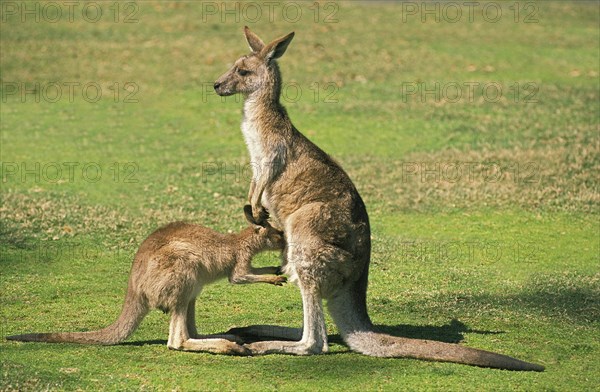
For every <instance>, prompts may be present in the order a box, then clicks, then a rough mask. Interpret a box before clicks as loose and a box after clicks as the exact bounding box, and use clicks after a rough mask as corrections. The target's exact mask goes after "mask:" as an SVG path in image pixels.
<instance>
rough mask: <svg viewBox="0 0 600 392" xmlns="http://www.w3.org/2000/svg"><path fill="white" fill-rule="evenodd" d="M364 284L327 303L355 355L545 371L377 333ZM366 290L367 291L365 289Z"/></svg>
mask: <svg viewBox="0 0 600 392" xmlns="http://www.w3.org/2000/svg"><path fill="white" fill-rule="evenodd" d="M361 280H365V282H361V281H359V282H355V283H354V285H349V286H347V287H346V288H345V289H344V290H343V291H342V292H341V293H339V294H338V295H336V296H334V297H333V298H330V299H329V300H328V308H329V311H330V313H331V316H332V317H333V319H334V321H335V323H336V324H337V326H338V329H339V331H340V333H341V335H342V338H343V339H344V341H345V342H346V344H347V345H348V346H349V347H350V348H351V349H352V350H353V351H356V352H359V353H361V354H365V355H369V356H374V357H387V358H414V359H421V360H427V361H437V362H453V363H460V364H465V365H472V366H480V367H488V368H496V369H505V370H523V371H536V372H542V371H544V367H543V366H541V365H537V364H533V363H529V362H524V361H521V360H519V359H516V358H512V357H509V356H506V355H502V354H497V353H493V352H489V351H484V350H479V349H474V348H470V347H465V346H460V345H458V344H452V343H443V342H438V341H432V340H422V339H409V338H402V337H397V336H391V335H387V334H384V333H378V332H376V331H374V329H373V324H372V323H371V321H370V319H369V316H368V315H367V308H366V290H361V287H360V286H366V279H361ZM365 288H366V287H365Z"/></svg>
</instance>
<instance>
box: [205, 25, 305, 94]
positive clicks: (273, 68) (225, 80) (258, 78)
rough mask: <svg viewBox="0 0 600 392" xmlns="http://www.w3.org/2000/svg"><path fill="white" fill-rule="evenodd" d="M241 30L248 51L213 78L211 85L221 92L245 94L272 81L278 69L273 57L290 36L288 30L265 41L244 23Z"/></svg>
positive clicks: (282, 50) (288, 40) (218, 92)
mask: <svg viewBox="0 0 600 392" xmlns="http://www.w3.org/2000/svg"><path fill="white" fill-rule="evenodd" d="M244 34H245V35H246V41H248V45H249V46H250V50H251V51H252V52H251V53H250V54H249V55H246V56H242V57H240V58H239V59H238V60H237V61H236V62H235V63H234V64H233V66H232V67H231V69H229V71H227V72H226V73H224V74H223V75H221V77H219V79H217V81H216V82H215V84H214V88H215V91H216V92H217V94H219V95H221V96H228V95H233V94H237V93H242V94H245V95H249V94H252V93H253V92H255V91H258V90H261V89H262V88H268V86H269V85H270V84H271V85H272V84H273V83H274V82H275V83H278V80H277V79H278V78H279V70H278V68H277V64H276V62H275V61H274V60H275V59H278V58H279V57H281V56H283V54H284V53H285V50H286V49H287V47H288V45H289V43H290V42H291V41H292V38H294V33H293V32H292V33H290V34H288V35H286V36H284V37H281V38H278V39H276V40H274V41H273V42H271V43H269V44H268V45H265V44H264V43H263V41H262V40H261V39H260V38H259V37H258V36H257V35H256V34H254V33H253V32H252V31H250V29H249V28H248V26H246V27H244ZM269 82H270V83H269Z"/></svg>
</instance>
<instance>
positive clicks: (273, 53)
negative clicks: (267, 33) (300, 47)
mask: <svg viewBox="0 0 600 392" xmlns="http://www.w3.org/2000/svg"><path fill="white" fill-rule="evenodd" d="M292 38H294V32H293V31H292V32H291V33H289V34H288V35H286V36H285V37H281V38H278V39H276V40H275V41H273V42H271V43H270V44H268V45H267V46H265V47H264V48H262V50H261V51H260V54H261V56H262V57H263V58H264V59H265V60H266V61H271V60H273V59H278V58H280V57H281V56H283V54H284V53H285V50H286V49H287V47H288V45H289V44H290V42H292Z"/></svg>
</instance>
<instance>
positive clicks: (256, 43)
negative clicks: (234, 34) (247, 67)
mask: <svg viewBox="0 0 600 392" xmlns="http://www.w3.org/2000/svg"><path fill="white" fill-rule="evenodd" d="M244 34H245V35H246V41H248V46H250V50H251V51H253V52H254V53H258V52H260V51H261V50H262V48H264V47H265V43H264V42H262V40H261V39H260V38H258V35H256V34H254V33H253V32H252V31H250V29H249V28H248V26H244Z"/></svg>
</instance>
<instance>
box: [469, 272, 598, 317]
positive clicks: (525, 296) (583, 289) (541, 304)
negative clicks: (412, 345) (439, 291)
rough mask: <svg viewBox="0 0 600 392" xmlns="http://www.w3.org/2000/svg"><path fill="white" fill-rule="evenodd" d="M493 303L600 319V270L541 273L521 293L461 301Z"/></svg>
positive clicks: (549, 314) (476, 304) (479, 304)
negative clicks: (592, 273)
mask: <svg viewBox="0 0 600 392" xmlns="http://www.w3.org/2000/svg"><path fill="white" fill-rule="evenodd" d="M490 304H491V305H495V306H498V307H502V308H506V309H509V310H511V311H515V312H519V313H528V314H531V313H537V314H540V315H541V316H545V317H551V318H555V319H562V320H567V321H570V322H573V323H577V324H588V323H592V324H593V323H598V322H600V305H599V304H600V274H595V275H581V274H576V273H563V274H560V275H558V274H552V275H549V274H548V275H546V274H544V275H538V276H535V277H533V278H532V279H531V280H530V281H529V282H527V284H526V285H525V286H524V287H523V289H522V290H521V291H519V292H517V293H508V294H506V295H500V296H497V295H479V296H473V297H470V298H466V299H465V300H464V301H463V303H462V304H461V305H462V306H467V307H469V308H481V307H483V306H489V305H490ZM459 306H460V305H459ZM458 311H460V308H459V309H458Z"/></svg>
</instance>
